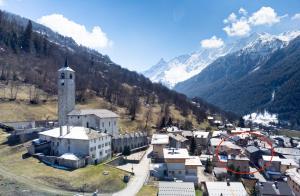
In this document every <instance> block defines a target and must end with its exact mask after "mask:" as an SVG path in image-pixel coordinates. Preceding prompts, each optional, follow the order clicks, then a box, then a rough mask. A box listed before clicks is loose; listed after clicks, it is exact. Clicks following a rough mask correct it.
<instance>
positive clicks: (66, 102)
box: [57, 58, 75, 126]
mask: <svg viewBox="0 0 300 196" xmlns="http://www.w3.org/2000/svg"><path fill="white" fill-rule="evenodd" d="M57 89H58V124H59V126H63V125H66V124H67V123H68V117H67V115H68V113H69V112H71V111H72V110H74V108H75V71H74V70H73V69H71V68H70V67H69V65H68V60H67V58H66V60H65V65H64V66H63V67H62V68H60V69H59V70H58V81H57Z"/></svg>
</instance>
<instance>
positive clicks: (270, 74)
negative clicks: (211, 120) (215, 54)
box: [175, 34, 300, 126]
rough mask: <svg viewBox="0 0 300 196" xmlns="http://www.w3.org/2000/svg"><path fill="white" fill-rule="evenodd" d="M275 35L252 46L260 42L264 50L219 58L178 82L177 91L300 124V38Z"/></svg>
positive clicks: (228, 107)
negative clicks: (278, 37)
mask: <svg viewBox="0 0 300 196" xmlns="http://www.w3.org/2000/svg"><path fill="white" fill-rule="evenodd" d="M294 35H295V36H296V35H298V34H294ZM295 36H294V37H295ZM271 38H272V39H275V41H274V42H273V41H272V42H270V40H264V42H262V40H257V42H251V44H250V45H249V46H254V45H255V44H257V43H260V45H259V46H261V47H260V48H259V49H260V50H253V47H246V48H245V49H244V50H241V51H238V52H236V53H232V54H229V55H226V56H224V57H221V58H219V59H217V60H216V61H215V62H214V63H212V64H210V65H209V66H208V67H206V69H204V70H203V71H202V72H201V73H200V74H198V75H196V76H194V77H192V78H190V79H189V80H186V81H184V82H182V83H179V84H177V85H176V86H175V90H177V91H178V92H181V93H185V94H186V95H188V96H189V97H194V96H200V97H202V98H204V99H205V100H207V101H209V102H212V103H213V104H216V105H217V106H219V107H221V108H222V109H225V110H227V111H232V112H235V113H237V114H240V115H245V114H249V113H252V112H256V111H264V110H268V112H271V113H275V114H278V117H279V119H280V120H283V121H290V122H291V124H294V125H295V126H297V125H299V124H300V122H299V120H298V119H299V116H300V114H299V111H300V108H299V107H298V106H296V105H297V104H295V101H296V100H299V97H300V95H299V92H300V90H299V85H297V81H298V79H297V78H295V75H297V74H299V72H300V69H299V63H298V61H299V59H297V55H300V37H299V36H296V38H294V39H292V40H291V41H290V40H281V41H278V40H279V39H277V37H271ZM270 43H271V44H270ZM291 70H292V71H291ZM297 76H298V75H297ZM299 84H300V81H299ZM283 92H284V93H283ZM287 92H288V93H287Z"/></svg>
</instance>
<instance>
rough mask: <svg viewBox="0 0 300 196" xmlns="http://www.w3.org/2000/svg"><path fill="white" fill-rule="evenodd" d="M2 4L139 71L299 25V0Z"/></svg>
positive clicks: (32, 0)
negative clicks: (203, 50) (239, 40)
mask: <svg viewBox="0 0 300 196" xmlns="http://www.w3.org/2000/svg"><path fill="white" fill-rule="evenodd" d="M0 8H1V9H4V10H6V11H10V12H13V13H16V14H19V15H21V16H24V17H28V18H30V19H32V20H34V21H39V22H41V23H43V24H45V25H48V26H50V27H52V28H55V30H57V31H61V32H62V33H65V34H66V35H72V36H74V38H76V37H77V40H76V39H75V41H77V42H80V43H81V44H83V45H87V46H90V47H93V48H95V49H97V50H98V51H100V52H101V53H104V54H108V55H109V56H110V57H111V59H112V60H113V61H115V62H116V63H118V64H120V65H122V66H124V67H127V68H129V69H130V70H137V71H142V70H145V69H146V68H148V67H149V66H151V65H153V64H155V63H157V61H158V60H159V59H160V58H161V57H163V58H165V59H166V60H169V59H171V58H173V57H176V56H178V55H181V54H186V53H191V52H193V51H196V50H198V49H200V48H201V47H219V46H221V45H222V44H223V43H224V42H226V41H228V40H232V39H238V38H239V37H243V36H247V35H249V34H250V33H252V32H254V31H267V32H270V33H280V32H283V31H286V30H294V29H297V28H299V27H300V14H299V15H295V14H297V13H300V1H299V0H248V1H247V0H185V1H183V0H106V1H101V0H89V1H83V0H81V1H79V0H0ZM241 8H243V9H241ZM264 8H265V9H264ZM231 13H234V14H233V15H231V17H229V15H230V14H231ZM255 13H257V14H256V15H255ZM224 20H225V21H224ZM226 20H227V21H226ZM79 25H83V26H79ZM226 26H227V28H226ZM73 27H74V28H73ZM224 28H225V29H224ZM71 29H72V30H71ZM78 36H79V38H78ZM213 36H215V37H213ZM203 40H206V42H205V41H204V42H201V41H203Z"/></svg>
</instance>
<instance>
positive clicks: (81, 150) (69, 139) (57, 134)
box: [39, 126, 111, 164]
mask: <svg viewBox="0 0 300 196" xmlns="http://www.w3.org/2000/svg"><path fill="white" fill-rule="evenodd" d="M39 135H40V137H39V138H40V140H41V141H47V142H49V143H50V155H51V156H57V157H59V156H62V155H64V154H74V155H75V156H76V157H78V158H79V159H85V160H86V161H87V163H93V164H94V163H95V164H96V163H99V162H102V161H104V160H106V159H108V158H110V157H111V147H110V146H111V136H109V135H108V134H105V133H99V132H97V131H95V130H92V129H90V128H85V127H72V126H62V127H59V128H54V129H50V130H48V131H44V132H41V133H39Z"/></svg>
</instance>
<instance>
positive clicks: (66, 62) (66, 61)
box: [64, 57, 69, 67]
mask: <svg viewBox="0 0 300 196" xmlns="http://www.w3.org/2000/svg"><path fill="white" fill-rule="evenodd" d="M64 67H69V66H68V57H66V59H65V65H64Z"/></svg>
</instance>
